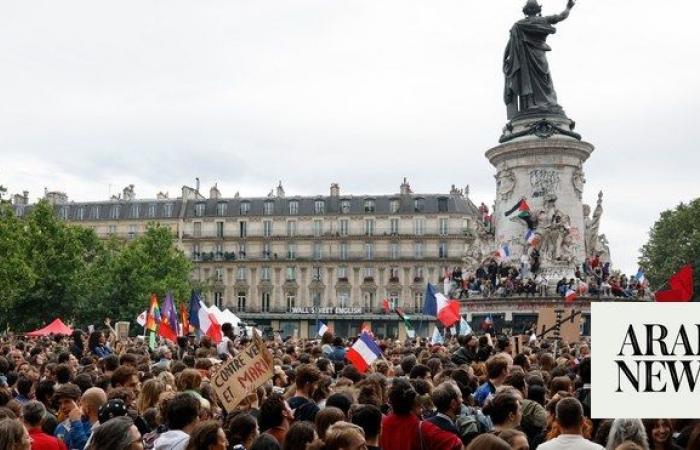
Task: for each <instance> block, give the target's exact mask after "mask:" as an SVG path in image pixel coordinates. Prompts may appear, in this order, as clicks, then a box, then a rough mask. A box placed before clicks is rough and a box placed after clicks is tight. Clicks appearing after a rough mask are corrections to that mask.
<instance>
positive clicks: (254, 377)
mask: <svg viewBox="0 0 700 450" xmlns="http://www.w3.org/2000/svg"><path fill="white" fill-rule="evenodd" d="M272 369H273V367H272V355H271V354H270V352H269V351H268V350H267V347H265V344H264V343H263V341H262V339H260V336H258V334H257V333H254V338H253V342H252V343H251V344H250V345H248V346H247V347H246V348H244V349H243V350H242V351H241V352H240V353H238V354H237V355H236V356H234V357H233V358H231V359H229V360H228V361H226V362H224V363H223V364H222V365H221V367H220V368H219V370H217V371H216V373H215V374H214V376H213V377H212V385H213V386H214V391H216V394H217V395H218V396H219V400H221V404H222V405H223V406H224V408H225V409H226V411H228V412H231V411H232V410H233V408H235V407H236V406H237V405H238V404H239V403H240V402H241V401H243V400H244V399H245V398H246V396H247V395H248V394H250V393H251V392H255V390H256V389H257V388H258V387H259V386H261V385H262V384H264V383H265V382H267V380H269V379H270V378H272V375H273V370H272Z"/></svg>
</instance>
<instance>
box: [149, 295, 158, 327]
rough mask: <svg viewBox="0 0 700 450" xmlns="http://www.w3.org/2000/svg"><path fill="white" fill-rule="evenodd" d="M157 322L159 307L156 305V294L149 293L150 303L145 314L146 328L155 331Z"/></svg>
mask: <svg viewBox="0 0 700 450" xmlns="http://www.w3.org/2000/svg"><path fill="white" fill-rule="evenodd" d="M159 323H160V307H159V306H158V297H156V294H151V305H150V306H149V308H148V315H147V316H146V329H147V330H148V331H153V332H155V331H156V328H157V326H158V324H159Z"/></svg>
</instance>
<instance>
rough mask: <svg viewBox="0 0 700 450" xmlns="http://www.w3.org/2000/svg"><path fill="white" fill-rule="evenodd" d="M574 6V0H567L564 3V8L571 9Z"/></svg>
mask: <svg viewBox="0 0 700 450" xmlns="http://www.w3.org/2000/svg"><path fill="white" fill-rule="evenodd" d="M574 6H576V0H569V2H568V3H567V4H566V9H571V8H573V7H574Z"/></svg>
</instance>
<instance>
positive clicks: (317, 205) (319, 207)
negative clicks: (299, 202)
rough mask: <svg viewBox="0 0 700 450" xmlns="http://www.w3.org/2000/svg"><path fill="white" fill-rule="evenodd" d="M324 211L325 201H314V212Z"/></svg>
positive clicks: (320, 212)
mask: <svg viewBox="0 0 700 450" xmlns="http://www.w3.org/2000/svg"><path fill="white" fill-rule="evenodd" d="M325 212H326V202H325V201H323V200H315V201H314V214H323V213H325Z"/></svg>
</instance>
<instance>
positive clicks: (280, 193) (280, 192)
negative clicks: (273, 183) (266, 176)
mask: <svg viewBox="0 0 700 450" xmlns="http://www.w3.org/2000/svg"><path fill="white" fill-rule="evenodd" d="M277 198H284V188H283V187H282V180H280V182H279V184H278V185H277Z"/></svg>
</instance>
